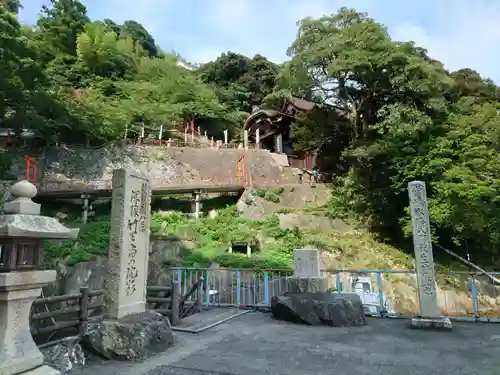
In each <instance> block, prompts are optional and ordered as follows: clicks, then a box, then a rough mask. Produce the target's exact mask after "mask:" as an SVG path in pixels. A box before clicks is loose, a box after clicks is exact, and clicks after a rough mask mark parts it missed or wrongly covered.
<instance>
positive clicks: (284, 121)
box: [243, 97, 317, 169]
mask: <svg viewBox="0 0 500 375" xmlns="http://www.w3.org/2000/svg"><path fill="white" fill-rule="evenodd" d="M315 106H316V104H315V103H313V102H311V101H308V100H305V99H300V98H297V97H292V99H291V100H288V101H286V102H285V103H284V104H283V106H282V107H281V108H280V109H279V110H267V109H262V110H261V109H258V108H255V109H254V112H253V113H252V114H251V115H250V116H249V117H248V118H247V120H246V121H245V124H244V126H243V130H247V131H248V142H249V143H250V144H255V145H257V144H258V145H257V146H258V147H259V148H261V149H265V150H269V151H271V152H275V153H279V154H286V155H287V156H288V159H289V163H290V165H292V166H294V167H297V168H304V169H312V168H313V166H314V165H315V163H316V157H317V154H316V151H315V150H310V151H305V152H303V153H301V154H300V155H296V154H294V152H293V134H292V131H291V124H292V122H293V120H294V119H295V117H296V116H297V114H299V113H300V112H309V111H311V110H312V109H313V108H314V107H315Z"/></svg>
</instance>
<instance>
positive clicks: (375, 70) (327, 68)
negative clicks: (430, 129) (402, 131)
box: [284, 8, 451, 141]
mask: <svg viewBox="0 0 500 375" xmlns="http://www.w3.org/2000/svg"><path fill="white" fill-rule="evenodd" d="M288 54H289V56H290V57H291V58H292V59H291V62H290V64H288V65H287V66H286V69H287V70H289V71H288V72H285V73H284V74H285V75H287V76H288V77H297V78H298V79H300V81H298V80H296V81H295V82H293V81H292V82H291V80H290V79H288V80H286V81H287V83H288V84H291V86H292V88H293V89H294V91H301V92H306V93H312V95H313V97H314V98H315V100H317V101H319V102H322V103H329V104H331V105H333V106H335V107H337V108H338V110H339V111H341V112H343V113H344V114H345V116H346V117H348V118H349V120H350V123H351V130H352V138H353V140H354V141H366V140H368V138H369V136H370V130H371V129H370V128H371V126H372V125H374V124H376V123H377V121H378V120H379V115H378V113H379V111H380V109H382V108H383V107H384V106H386V105H388V104H390V103H396V102H401V101H404V102H408V103H411V104H412V105H417V106H419V107H420V108H424V107H426V106H430V105H431V104H435V103H431V102H430V101H429V100H428V99H430V98H434V97H437V96H439V93H441V92H443V91H444V90H445V89H447V88H448V87H449V85H450V84H451V81H450V80H449V79H448V77H447V75H446V73H445V71H444V70H443V67H442V65H441V64H440V63H438V62H432V61H429V60H428V59H426V58H425V54H423V51H422V50H421V49H418V48H416V47H415V46H414V45H413V43H410V42H408V43H397V42H393V41H392V40H391V39H390V37H389V35H388V32H387V30H386V28H385V27H383V26H382V25H380V24H379V23H377V22H375V21H374V20H372V19H371V18H369V17H368V16H367V15H366V14H364V13H359V12H356V11H355V10H353V9H347V8H342V9H340V10H339V11H338V12H337V13H336V14H333V15H331V16H325V17H322V18H320V19H311V18H306V19H304V20H302V21H301V22H300V24H299V32H298V37H297V39H296V40H295V42H294V43H293V44H292V45H291V47H290V48H289V50H288Z"/></svg>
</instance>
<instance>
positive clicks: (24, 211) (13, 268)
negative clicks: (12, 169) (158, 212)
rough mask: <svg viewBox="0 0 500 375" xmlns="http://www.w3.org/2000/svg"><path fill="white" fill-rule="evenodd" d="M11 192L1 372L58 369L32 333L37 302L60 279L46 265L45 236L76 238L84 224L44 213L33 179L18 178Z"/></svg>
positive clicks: (4, 239) (41, 374)
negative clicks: (77, 225) (66, 223)
mask: <svg viewBox="0 0 500 375" xmlns="http://www.w3.org/2000/svg"><path fill="white" fill-rule="evenodd" d="M10 192H11V194H12V196H13V197H14V198H15V199H14V200H13V201H12V202H9V203H6V204H5V206H4V212H5V213H6V214H5V215H2V216H0V375H17V374H26V375H57V374H59V371H57V370H54V369H53V368H51V367H49V366H44V365H43V362H44V358H43V355H42V353H41V352H40V350H39V349H38V347H37V346H36V344H35V342H34V341H33V337H32V336H31V331H30V312H31V305H32V303H33V301H34V300H35V299H37V298H38V297H39V296H40V294H41V291H42V287H44V286H46V285H48V284H50V283H51V282H54V281H55V279H56V271H51V270H46V271H44V270H40V267H41V264H42V252H43V240H45V239H75V238H76V237H77V236H78V232H79V229H69V228H66V227H64V226H63V225H61V224H60V223H59V222H58V221H57V220H56V219H54V218H51V217H46V216H40V205H39V204H36V203H34V202H33V201H32V200H31V199H32V198H33V197H35V196H36V194H37V189H36V187H35V186H34V185H33V184H31V183H29V182H28V181H20V182H18V183H16V184H14V185H13V186H12V188H11V191H10Z"/></svg>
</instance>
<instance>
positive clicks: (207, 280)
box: [205, 270, 210, 306]
mask: <svg viewBox="0 0 500 375" xmlns="http://www.w3.org/2000/svg"><path fill="white" fill-rule="evenodd" d="M209 276H210V275H209V274H208V270H206V271H205V306H208V305H209V304H210V278H209Z"/></svg>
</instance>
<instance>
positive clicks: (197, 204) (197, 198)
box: [193, 191, 201, 220]
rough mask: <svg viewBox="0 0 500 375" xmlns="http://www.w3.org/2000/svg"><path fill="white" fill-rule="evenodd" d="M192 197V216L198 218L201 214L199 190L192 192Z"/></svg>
mask: <svg viewBox="0 0 500 375" xmlns="http://www.w3.org/2000/svg"><path fill="white" fill-rule="evenodd" d="M193 197H194V218H195V219H197V220H198V219H199V218H200V216H201V193H200V192H199V191H195V192H193Z"/></svg>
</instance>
